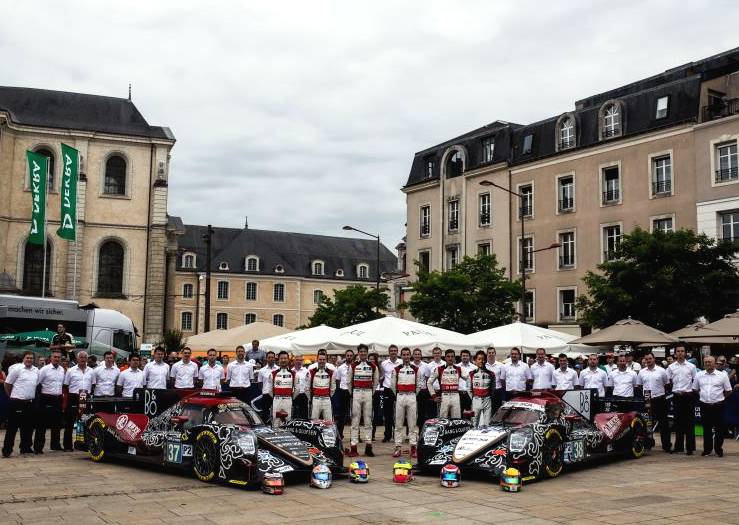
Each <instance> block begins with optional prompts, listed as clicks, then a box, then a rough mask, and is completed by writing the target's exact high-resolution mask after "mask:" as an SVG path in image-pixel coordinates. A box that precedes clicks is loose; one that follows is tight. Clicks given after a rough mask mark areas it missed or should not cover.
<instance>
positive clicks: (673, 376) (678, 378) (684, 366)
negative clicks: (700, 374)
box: [667, 361, 696, 393]
mask: <svg viewBox="0 0 739 525" xmlns="http://www.w3.org/2000/svg"><path fill="white" fill-rule="evenodd" d="M695 374H696V368H695V365H694V364H693V363H689V362H688V361H683V362H682V363H680V362H678V361H675V362H674V363H672V364H671V365H670V366H668V367H667V377H669V378H670V381H671V382H672V391H673V392H682V393H685V392H692V391H693V381H694V380H695Z"/></svg>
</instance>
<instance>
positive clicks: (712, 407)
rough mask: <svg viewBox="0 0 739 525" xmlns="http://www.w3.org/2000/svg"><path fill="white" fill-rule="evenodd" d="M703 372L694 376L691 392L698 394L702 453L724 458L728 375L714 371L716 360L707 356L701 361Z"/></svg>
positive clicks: (729, 389)
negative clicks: (701, 427) (725, 404)
mask: <svg viewBox="0 0 739 525" xmlns="http://www.w3.org/2000/svg"><path fill="white" fill-rule="evenodd" d="M703 366H705V367H706V369H705V370H701V371H700V372H698V373H697V374H696V375H695V380H694V381H693V390H695V392H696V393H697V394H698V396H699V400H700V406H701V422H702V423H703V452H702V453H701V456H708V455H709V454H710V453H711V452H713V451H714V450H715V451H716V455H717V456H718V457H720V458H722V457H724V434H725V433H726V423H725V422H724V400H725V399H726V398H727V397H729V396H730V395H731V382H730V381H729V375H728V374H727V373H726V372H724V371H723V370H716V359H715V358H714V357H713V356H711V355H709V356H706V357H705V359H703Z"/></svg>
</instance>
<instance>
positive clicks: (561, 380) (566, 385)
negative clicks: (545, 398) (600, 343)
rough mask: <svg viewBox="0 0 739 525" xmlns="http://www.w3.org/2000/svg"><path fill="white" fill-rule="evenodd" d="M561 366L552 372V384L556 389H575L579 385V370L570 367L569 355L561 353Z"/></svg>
mask: <svg viewBox="0 0 739 525" xmlns="http://www.w3.org/2000/svg"><path fill="white" fill-rule="evenodd" d="M558 359H559V368H557V369H556V370H554V372H552V384H553V385H554V389H555V390H574V389H575V386H577V385H579V383H580V382H579V380H578V378H577V372H575V371H574V370H573V369H572V368H570V367H569V362H568V361H567V356H566V355H565V354H559V357H558Z"/></svg>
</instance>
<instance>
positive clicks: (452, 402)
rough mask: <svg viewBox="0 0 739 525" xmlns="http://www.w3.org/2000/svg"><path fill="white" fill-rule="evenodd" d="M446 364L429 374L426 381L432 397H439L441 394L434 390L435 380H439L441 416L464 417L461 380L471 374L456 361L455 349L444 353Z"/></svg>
mask: <svg viewBox="0 0 739 525" xmlns="http://www.w3.org/2000/svg"><path fill="white" fill-rule="evenodd" d="M444 361H445V362H446V363H445V364H444V365H442V366H439V367H436V368H435V369H434V370H433V371H432V372H431V375H430V376H429V379H428V382H427V383H426V385H427V387H428V389H429V394H430V395H431V397H432V398H434V399H438V398H439V395H438V394H437V393H436V390H434V381H436V380H438V381H439V390H441V406H440V407H439V417H440V418H456V419H459V418H460V417H462V409H461V407H460V402H459V380H460V378H461V379H465V380H466V379H468V378H469V374H468V373H467V372H466V371H465V370H464V369H463V368H462V367H461V366H459V365H457V364H455V362H454V350H451V349H450V350H447V351H446V352H445V353H444Z"/></svg>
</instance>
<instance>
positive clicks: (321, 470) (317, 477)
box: [310, 464, 332, 489]
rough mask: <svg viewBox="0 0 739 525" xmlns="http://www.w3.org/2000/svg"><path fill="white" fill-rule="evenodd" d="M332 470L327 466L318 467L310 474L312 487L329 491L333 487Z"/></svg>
mask: <svg viewBox="0 0 739 525" xmlns="http://www.w3.org/2000/svg"><path fill="white" fill-rule="evenodd" d="M331 479H332V478H331V469H329V468H328V467H327V466H326V465H323V464H321V465H316V466H315V467H313V472H311V473H310V486H311V487H316V488H317V489H327V488H329V487H330V486H331Z"/></svg>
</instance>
